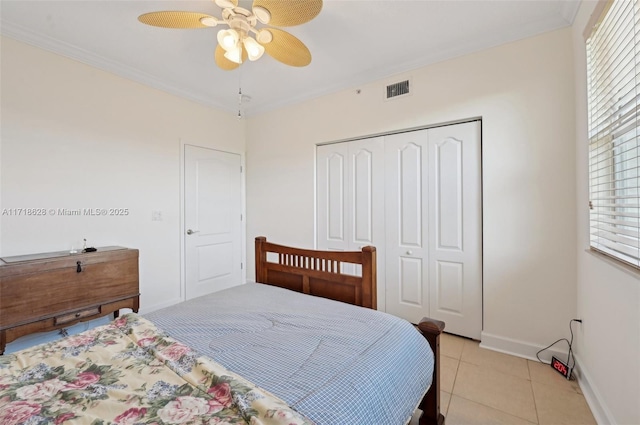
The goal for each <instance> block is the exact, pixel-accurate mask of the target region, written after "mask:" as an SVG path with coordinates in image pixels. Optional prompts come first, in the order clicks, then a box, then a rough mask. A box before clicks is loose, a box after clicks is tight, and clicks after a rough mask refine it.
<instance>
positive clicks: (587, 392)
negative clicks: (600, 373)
mask: <svg viewBox="0 0 640 425" xmlns="http://www.w3.org/2000/svg"><path fill="white" fill-rule="evenodd" d="M575 359H576V367H575V369H574V376H575V377H576V379H577V380H578V384H579V385H580V389H581V390H582V394H583V395H584V398H585V400H587V404H588V405H589V408H590V409H591V413H593V417H594V418H595V420H596V422H597V423H598V424H600V425H605V424H606V425H616V424H617V422H616V420H615V418H614V417H613V415H612V414H611V411H610V410H609V408H608V407H607V405H606V404H605V403H604V401H603V400H604V399H603V398H602V396H601V395H600V392H599V391H598V389H597V388H596V386H595V385H594V383H593V378H591V375H590V374H589V372H588V371H587V369H586V368H584V365H583V363H582V361H581V360H580V357H579V356H575Z"/></svg>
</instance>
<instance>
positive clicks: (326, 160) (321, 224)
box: [316, 143, 350, 251]
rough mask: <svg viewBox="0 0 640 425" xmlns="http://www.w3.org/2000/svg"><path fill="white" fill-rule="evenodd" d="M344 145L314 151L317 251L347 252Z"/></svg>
mask: <svg viewBox="0 0 640 425" xmlns="http://www.w3.org/2000/svg"><path fill="white" fill-rule="evenodd" d="M347 152H348V147H347V144H346V143H335V144H332V145H322V146H318V147H317V150H316V169H317V171H316V173H317V202H318V205H317V212H318V216H317V220H318V224H317V226H318V249H321V250H326V251H348V250H349V240H348V238H347V232H348V231H349V229H348V228H347V226H349V219H348V218H347V214H348V213H349V210H350V209H349V208H347V202H348V200H347V194H346V191H347V188H348V184H347V173H348V171H347V163H348V153H347Z"/></svg>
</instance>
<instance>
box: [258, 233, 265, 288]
mask: <svg viewBox="0 0 640 425" xmlns="http://www.w3.org/2000/svg"><path fill="white" fill-rule="evenodd" d="M266 242H267V238H265V237H264V236H258V237H256V282H266V276H265V275H264V274H265V272H266V269H265V268H264V267H263V266H262V265H263V264H264V263H265V262H266V261H267V253H266V252H265V251H264V249H262V244H264V243H266Z"/></svg>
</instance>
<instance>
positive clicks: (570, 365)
mask: <svg viewBox="0 0 640 425" xmlns="http://www.w3.org/2000/svg"><path fill="white" fill-rule="evenodd" d="M573 322H580V323H582V320H581V319H571V320H570V321H569V332H570V333H571V341H569V340H568V339H567V338H560V339H559V340H557V341H556V342H554V343H552V344H550V345H548V346H546V347H544V348H543V349H542V350H540V351H538V352H537V353H536V357H537V358H538V361H539V362H540V363H544V362H543V361H542V359H540V353H542V352H543V351H546V350H548V349H549V348H551V347H553V346H554V345H556V344H557V343H559V342H562V341H564V342H566V343H567V345H569V354H568V355H567V367H568V368H569V370H570V371H571V372H570V373H571V374H573V367H574V366H575V365H576V359H575V357H574V355H573V350H572V346H573V328H572V327H571V325H572V324H573ZM572 358H573V364H571V359H572ZM569 379H571V375H569Z"/></svg>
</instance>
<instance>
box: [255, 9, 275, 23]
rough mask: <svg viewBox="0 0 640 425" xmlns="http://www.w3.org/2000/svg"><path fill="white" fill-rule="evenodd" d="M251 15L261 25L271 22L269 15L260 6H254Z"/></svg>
mask: <svg viewBox="0 0 640 425" xmlns="http://www.w3.org/2000/svg"><path fill="white" fill-rule="evenodd" d="M252 10H253V14H254V15H255V17H256V19H258V21H260V22H261V23H263V24H268V23H269V21H271V13H270V12H269V11H268V10H267V9H265V8H264V7H262V6H255V7H253V9H252Z"/></svg>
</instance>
